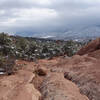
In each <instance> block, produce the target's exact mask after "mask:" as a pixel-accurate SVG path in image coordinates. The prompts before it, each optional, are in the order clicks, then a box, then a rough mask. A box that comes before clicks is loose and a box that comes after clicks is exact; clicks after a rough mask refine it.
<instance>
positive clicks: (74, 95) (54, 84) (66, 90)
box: [41, 73, 89, 100]
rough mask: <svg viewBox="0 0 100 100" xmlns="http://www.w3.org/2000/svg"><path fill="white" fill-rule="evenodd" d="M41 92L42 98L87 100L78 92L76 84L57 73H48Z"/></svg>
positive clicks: (46, 99)
mask: <svg viewBox="0 0 100 100" xmlns="http://www.w3.org/2000/svg"><path fill="white" fill-rule="evenodd" d="M41 92H42V95H43V100H89V99H88V98H87V97H86V96H85V95H82V94H81V93H80V91H79V88H78V87H77V85H75V84H74V83H72V82H71V81H69V80H66V79H65V78H64V76H63V74H59V73H53V74H50V75H49V76H47V77H46V78H45V80H44V82H43V83H42V85H41Z"/></svg>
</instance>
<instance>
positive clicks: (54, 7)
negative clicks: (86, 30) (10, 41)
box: [0, 0, 100, 35]
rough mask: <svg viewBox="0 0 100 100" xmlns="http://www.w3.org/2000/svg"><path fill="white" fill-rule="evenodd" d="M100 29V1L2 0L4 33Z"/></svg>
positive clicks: (0, 14) (0, 21)
mask: <svg viewBox="0 0 100 100" xmlns="http://www.w3.org/2000/svg"><path fill="white" fill-rule="evenodd" d="M92 25H100V0H0V32H8V33H12V34H13V33H14V34H15V33H20V34H23V35H24V33H29V32H31V35H32V34H34V33H36V34H38V33H41V34H42V33H46V32H47V33H50V32H55V33H56V32H64V31H67V30H68V29H75V28H76V29H77V28H79V27H87V26H92Z"/></svg>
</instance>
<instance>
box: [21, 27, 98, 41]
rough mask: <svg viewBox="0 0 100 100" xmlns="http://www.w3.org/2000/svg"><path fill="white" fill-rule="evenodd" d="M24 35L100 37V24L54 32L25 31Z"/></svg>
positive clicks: (60, 37)
mask: <svg viewBox="0 0 100 100" xmlns="http://www.w3.org/2000/svg"><path fill="white" fill-rule="evenodd" d="M21 35H22V36H30V37H31V36H32V37H37V38H45V39H61V40H67V39H80V38H96V37H100V25H95V26H91V27H84V28H79V29H67V31H66V32H52V33H47V32H46V33H36V34H34V33H32V32H26V33H25V32H23V34H21Z"/></svg>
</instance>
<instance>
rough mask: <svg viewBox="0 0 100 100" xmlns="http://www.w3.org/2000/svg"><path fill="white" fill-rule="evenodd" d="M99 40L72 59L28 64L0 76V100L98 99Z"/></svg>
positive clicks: (18, 63) (23, 63)
mask: <svg viewBox="0 0 100 100" xmlns="http://www.w3.org/2000/svg"><path fill="white" fill-rule="evenodd" d="M99 40H100V39H96V40H94V41H92V42H91V43H89V44H88V45H86V46H85V47H83V48H82V49H81V50H80V51H79V52H78V53H77V55H74V56H73V57H67V56H65V57H63V56H61V57H55V58H53V59H51V60H47V59H44V60H38V61H36V62H28V61H22V60H17V61H16V65H17V67H18V69H19V70H18V71H17V72H16V73H15V74H13V75H11V76H1V77H0V89H1V90H0V100H100V77H99V76H100V59H98V58H99V56H100V53H99V50H100V48H99V44H100V41H99Z"/></svg>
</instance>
